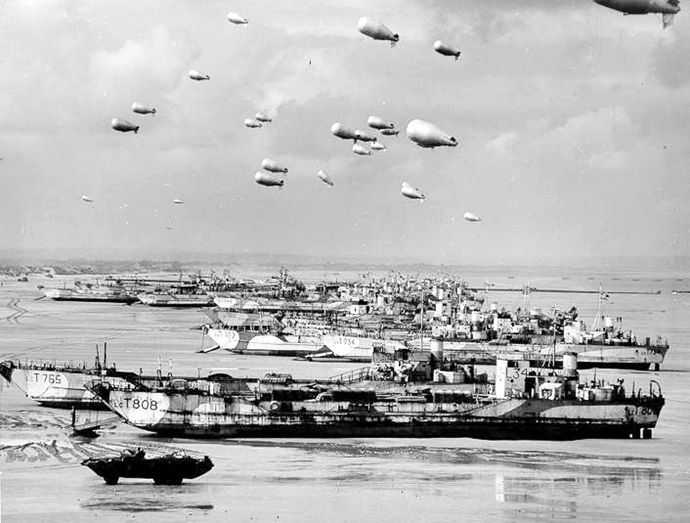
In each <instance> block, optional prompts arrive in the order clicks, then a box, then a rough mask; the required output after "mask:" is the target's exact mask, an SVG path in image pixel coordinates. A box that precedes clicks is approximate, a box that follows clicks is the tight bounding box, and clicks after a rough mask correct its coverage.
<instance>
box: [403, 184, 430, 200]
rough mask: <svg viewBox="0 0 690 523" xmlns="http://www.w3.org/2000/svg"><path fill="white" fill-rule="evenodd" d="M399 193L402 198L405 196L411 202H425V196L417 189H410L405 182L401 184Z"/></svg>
mask: <svg viewBox="0 0 690 523" xmlns="http://www.w3.org/2000/svg"><path fill="white" fill-rule="evenodd" d="M400 192H401V193H402V195H403V196H405V197H406V198H410V199H412V200H422V201H424V200H426V196H424V195H423V194H422V193H421V192H419V189H417V188H415V187H412V186H411V185H410V184H409V183H407V182H403V183H402V188H401V189H400Z"/></svg>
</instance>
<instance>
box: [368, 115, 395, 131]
mask: <svg viewBox="0 0 690 523" xmlns="http://www.w3.org/2000/svg"><path fill="white" fill-rule="evenodd" d="M367 125H368V126H369V127H371V128H372V129H379V130H381V129H393V128H394V127H395V125H394V124H392V123H390V122H387V121H385V120H384V119H383V118H381V117H380V116H373V115H372V116H370V117H369V118H367Z"/></svg>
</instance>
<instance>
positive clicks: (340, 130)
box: [331, 122, 357, 142]
mask: <svg viewBox="0 0 690 523" xmlns="http://www.w3.org/2000/svg"><path fill="white" fill-rule="evenodd" d="M331 133H333V135H334V136H337V137H338V138H342V139H343V140H354V141H355V142H356V141H357V132H356V131H353V130H352V129H350V128H349V127H345V126H344V125H343V124H341V123H337V122H336V123H334V124H333V125H331Z"/></svg>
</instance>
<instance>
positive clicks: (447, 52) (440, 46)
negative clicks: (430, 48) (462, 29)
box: [434, 40, 460, 60]
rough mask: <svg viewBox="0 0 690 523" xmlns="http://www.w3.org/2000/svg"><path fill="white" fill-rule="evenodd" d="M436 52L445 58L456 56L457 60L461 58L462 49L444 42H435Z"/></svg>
mask: <svg viewBox="0 0 690 523" xmlns="http://www.w3.org/2000/svg"><path fill="white" fill-rule="evenodd" d="M434 51H436V52H437V53H439V54H442V55H443V56H454V57H455V59H456V60H457V59H458V58H460V49H457V48H455V47H453V46H452V45H450V44H447V43H445V42H442V41H441V40H436V41H435V42H434Z"/></svg>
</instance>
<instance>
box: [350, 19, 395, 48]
mask: <svg viewBox="0 0 690 523" xmlns="http://www.w3.org/2000/svg"><path fill="white" fill-rule="evenodd" d="M357 29H358V30H359V32H360V33H362V34H363V35H366V36H368V37H370V38H373V39H374V40H389V41H390V42H391V47H393V46H395V44H396V42H398V41H399V40H400V37H399V36H398V35H397V34H395V33H393V31H391V30H390V29H388V27H386V26H385V25H383V24H382V23H381V22H379V21H378V20H373V19H372V18H369V17H368V16H363V17H362V18H360V19H359V22H357Z"/></svg>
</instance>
